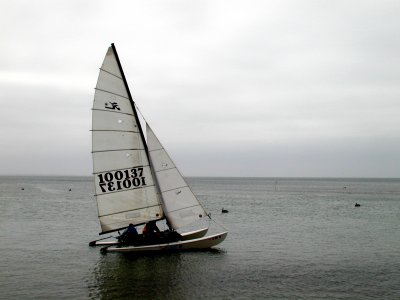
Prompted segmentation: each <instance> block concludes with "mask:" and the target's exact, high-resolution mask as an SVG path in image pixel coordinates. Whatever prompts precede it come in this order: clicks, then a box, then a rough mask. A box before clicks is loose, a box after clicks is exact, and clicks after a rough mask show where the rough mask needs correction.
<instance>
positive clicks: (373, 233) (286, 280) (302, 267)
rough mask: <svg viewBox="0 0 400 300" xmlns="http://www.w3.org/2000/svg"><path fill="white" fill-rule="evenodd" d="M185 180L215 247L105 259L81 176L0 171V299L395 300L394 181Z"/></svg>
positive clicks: (398, 237) (87, 182)
mask: <svg viewBox="0 0 400 300" xmlns="http://www.w3.org/2000/svg"><path fill="white" fill-rule="evenodd" d="M188 183H189V185H190V186H191V188H192V190H193V192H194V193H195V194H196V195H197V196H198V198H199V200H200V201H201V202H202V204H203V205H204V206H205V208H206V209H207V210H208V211H209V212H210V213H211V217H212V218H213V220H214V221H215V222H213V223H212V225H213V227H216V228H217V229H216V230H218V228H219V227H218V226H219V225H218V224H221V225H222V226H223V227H224V228H227V229H228V230H229V234H228V237H227V239H226V240H225V241H224V242H223V243H222V244H220V245H218V246H217V247H216V248H215V249H214V250H210V251H202V252H186V253H167V254H165V253H164V254H146V255H127V254H118V253H108V254H105V255H104V254H101V253H100V251H99V248H96V247H89V246H88V243H89V242H90V241H92V240H95V239H98V238H101V237H102V236H98V232H99V230H100V226H99V223H98V219H97V208H96V203H95V199H94V197H93V194H94V189H93V183H92V178H90V177H6V176H2V177H0V241H1V242H0V299H396V300H397V299H400V179H340V178H338V179H331V178H329V179H328V178H188ZM355 203H359V204H360V205H361V206H360V207H354V204H355ZM222 207H223V208H225V209H227V210H229V213H226V214H222V213H221V209H222ZM221 228H222V227H221ZM221 230H223V229H221Z"/></svg>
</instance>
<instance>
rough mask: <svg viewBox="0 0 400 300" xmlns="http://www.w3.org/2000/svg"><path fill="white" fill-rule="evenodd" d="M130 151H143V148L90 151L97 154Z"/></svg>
mask: <svg viewBox="0 0 400 300" xmlns="http://www.w3.org/2000/svg"><path fill="white" fill-rule="evenodd" d="M131 150H143V151H144V148H141V149H140V148H137V149H135V148H128V149H109V150H97V151H92V153H99V152H115V151H131Z"/></svg>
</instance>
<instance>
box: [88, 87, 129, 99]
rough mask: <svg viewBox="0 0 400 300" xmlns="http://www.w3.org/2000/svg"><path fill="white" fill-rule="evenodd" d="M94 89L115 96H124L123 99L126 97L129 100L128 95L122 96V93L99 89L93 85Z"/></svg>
mask: <svg viewBox="0 0 400 300" xmlns="http://www.w3.org/2000/svg"><path fill="white" fill-rule="evenodd" d="M94 89H95V90H96V91H100V92H104V93H107V94H113V95H115V96H118V97H121V98H125V99H128V100H129V98H128V97H126V96H123V95H120V94H117V93H113V92H110V91H106V90H102V89H99V88H97V87H95V88H94Z"/></svg>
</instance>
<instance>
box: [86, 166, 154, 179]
mask: <svg viewBox="0 0 400 300" xmlns="http://www.w3.org/2000/svg"><path fill="white" fill-rule="evenodd" d="M144 167H149V165H140V166H133V167H129V168H125V169H113V170H106V171H101V172H94V173H92V175H97V174H101V173H104V172H114V171H125V170H130V169H136V168H144ZM140 177H143V176H140Z"/></svg>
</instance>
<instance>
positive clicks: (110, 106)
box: [104, 101, 121, 110]
mask: <svg viewBox="0 0 400 300" xmlns="http://www.w3.org/2000/svg"><path fill="white" fill-rule="evenodd" d="M104 104H105V105H104V107H105V108H107V109H112V110H116V109H118V110H121V109H120V108H119V106H118V103H117V102H111V101H108V102H106V103H104Z"/></svg>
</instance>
